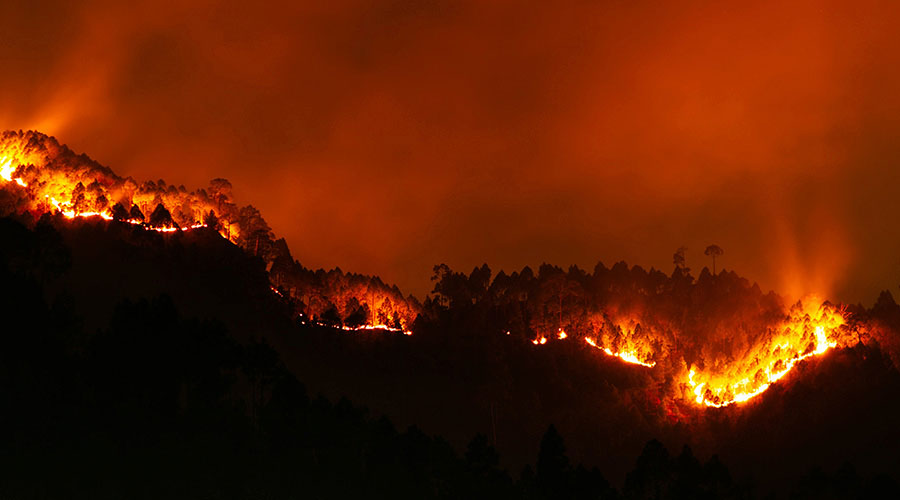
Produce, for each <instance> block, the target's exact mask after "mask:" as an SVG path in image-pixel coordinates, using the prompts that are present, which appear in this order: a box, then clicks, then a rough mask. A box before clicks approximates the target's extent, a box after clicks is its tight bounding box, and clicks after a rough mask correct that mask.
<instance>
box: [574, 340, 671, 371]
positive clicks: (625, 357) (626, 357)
mask: <svg viewBox="0 0 900 500" xmlns="http://www.w3.org/2000/svg"><path fill="white" fill-rule="evenodd" d="M584 341H585V342H586V343H587V344H588V345H590V346H591V347H594V348H596V349H600V350H601V351H603V352H604V353H605V354H606V355H608V356H613V357H616V358H619V359H621V360H622V361H624V362H626V363H631V364H635V365H641V366H646V367H647V368H653V367H654V366H656V363H655V362H653V361H651V362H649V363H648V362H646V361H641V360H640V359H638V357H637V356H636V355H635V354H634V353H633V352H613V351H612V349H610V348H608V347H600V346H599V345H597V341H596V340H594V339H593V338H592V337H585V338H584Z"/></svg>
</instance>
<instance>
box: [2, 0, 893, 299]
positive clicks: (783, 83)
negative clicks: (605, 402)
mask: <svg viewBox="0 0 900 500" xmlns="http://www.w3.org/2000/svg"><path fill="white" fill-rule="evenodd" d="M71 3H72V2H49V3H45V2H12V3H9V2H4V3H3V5H2V6H0V23H2V29H0V41H2V43H0V123H2V124H3V127H4V128H16V129H18V128H37V129H39V130H41V131H43V132H46V133H49V134H52V135H55V136H56V137H57V138H59V140H60V141H61V142H64V143H67V144H69V145H70V146H71V147H72V148H74V149H75V150H76V151H79V152H85V153H87V154H89V155H90V156H92V157H93V158H95V159H96V160H98V161H100V162H101V163H103V164H106V165H109V166H111V167H112V168H113V169H115V170H116V171H117V172H118V173H120V174H122V175H131V176H133V177H135V178H137V179H158V178H163V179H165V180H166V181H168V182H170V183H175V184H184V185H186V186H187V187H189V188H194V187H201V186H205V185H206V184H207V182H208V181H209V179H211V178H213V177H226V178H228V179H229V180H231V182H232V183H233V184H234V187H235V193H236V195H237V198H238V201H239V202H241V203H251V204H253V205H254V206H256V207H257V208H259V209H260V210H261V211H262V213H263V214H264V216H265V217H266V219H267V220H268V221H269V222H270V224H271V225H272V227H273V229H274V230H275V231H276V233H277V234H279V235H282V236H284V237H286V238H287V240H288V243H289V244H290V246H291V249H292V250H293V253H294V256H295V257H296V258H297V259H298V260H300V261H301V262H302V263H303V264H304V265H306V266H308V267H314V268H315V267H333V266H340V267H341V268H342V269H345V270H353V271H357V272H363V273H372V274H378V275H380V276H382V278H383V279H385V281H388V282H395V283H397V284H399V285H400V286H401V287H402V288H404V290H409V291H412V292H414V293H417V294H420V295H421V294H422V293H424V292H426V291H428V290H429V288H430V285H431V284H430V282H429V281H428V278H429V276H430V274H431V266H432V265H434V264H436V263H439V262H446V263H447V264H449V265H450V266H451V267H453V268H457V269H464V270H470V269H471V268H472V267H473V266H475V265H478V264H481V263H482V262H488V263H489V264H490V265H491V267H492V268H493V269H494V270H495V271H496V270H498V269H500V268H504V269H507V270H511V269H518V268H521V267H522V266H523V265H526V264H530V265H532V266H537V265H539V264H540V263H541V262H544V261H547V262H552V263H556V264H559V265H563V266H567V265H568V264H571V263H575V264H579V265H581V266H583V267H586V268H588V269H591V268H593V265H594V264H595V263H596V262H597V260H603V261H604V262H606V263H607V264H612V263H613V262H615V261H617V260H622V259H624V260H627V261H628V262H629V263H636V264H641V265H643V266H644V267H647V268H649V267H650V266H656V267H658V268H662V269H663V270H665V271H667V272H668V271H670V270H671V268H672V261H671V256H672V253H673V252H674V251H675V249H676V248H677V247H679V246H682V245H685V246H687V247H688V253H687V258H688V265H690V266H691V267H693V268H695V269H699V268H701V267H702V266H703V265H708V264H709V262H708V259H707V258H706V257H704V256H703V248H704V247H705V246H706V245H708V244H710V243H717V244H718V245H719V246H721V247H722V248H724V249H725V255H724V256H723V257H722V258H721V260H720V266H725V267H726V268H729V269H735V270H736V271H738V272H739V273H740V274H742V275H745V276H747V277H748V278H750V279H751V280H758V281H759V282H760V284H761V285H762V286H764V287H766V288H776V289H778V290H781V291H784V292H786V293H789V294H801V293H804V292H810V291H818V292H820V293H823V294H826V295H829V296H832V297H836V298H839V299H842V300H848V301H853V302H856V301H863V302H866V303H870V302H872V301H873V300H874V298H875V296H876V293H877V291H878V290H880V289H885V288H888V289H892V290H893V291H897V288H896V287H897V285H898V284H900V232H898V231H896V230H894V227H893V220H892V219H893V215H894V214H897V213H898V209H900V197H898V194H900V185H898V182H897V181H898V177H900V173H898V172H900V168H898V167H900V141H898V140H897V137H898V136H900V91H898V89H900V37H897V36H896V26H897V25H898V23H900V4H898V3H896V2H859V1H855V2H831V3H829V2H821V1H819V2H808V3H804V2H772V3H769V4H763V3H756V2H752V3H753V4H755V5H752V6H751V5H744V4H751V2H734V4H735V5H732V6H725V5H722V4H724V3H725V2H671V3H668V4H663V3H661V2H625V1H578V2H475V1H471V2H466V1H463V2H444V1H432V2H412V1H397V2H362V1H360V2H285V5H278V4H268V5H266V4H260V3H257V2H242V3H236V4H233V5H225V4H223V3H222V2H212V1H197V2H177V4H175V3H173V5H172V6H171V7H164V6H160V3H159V2H143V4H142V5H141V2H135V3H132V2H129V3H128V5H124V4H122V3H121V2H82V3H81V5H79V6H73V5H70V4H71ZM295 3H306V4H309V5H299V6H298V5H294V4H295ZM786 3H789V4H790V5H789V6H786V5H783V4H786ZM15 4H19V5H15ZM326 4H327V6H326ZM666 5H667V6H666Z"/></svg>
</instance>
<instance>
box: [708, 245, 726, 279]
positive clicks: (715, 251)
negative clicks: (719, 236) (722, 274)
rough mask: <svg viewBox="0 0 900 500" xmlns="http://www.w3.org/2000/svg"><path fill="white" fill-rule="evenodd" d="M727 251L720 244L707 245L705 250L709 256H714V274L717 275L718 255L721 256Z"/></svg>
mask: <svg viewBox="0 0 900 500" xmlns="http://www.w3.org/2000/svg"><path fill="white" fill-rule="evenodd" d="M724 253H725V250H722V247H720V246H719V245H710V246H708V247H706V251H705V252H703V254H704V255H706V256H707V257H712V260H713V276H715V275H716V257H720V256H721V255H722V254H724Z"/></svg>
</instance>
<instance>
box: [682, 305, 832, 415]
mask: <svg viewBox="0 0 900 500" xmlns="http://www.w3.org/2000/svg"><path fill="white" fill-rule="evenodd" d="M817 304H821V302H820V301H817V300H816V299H812V300H809V301H807V302H806V304H804V305H798V306H795V307H794V308H792V310H791V313H790V315H788V317H787V318H786V319H785V320H784V321H783V322H782V323H781V324H780V325H778V327H776V328H775V329H774V331H773V332H772V333H773V335H772V336H771V337H770V338H769V339H768V340H767V341H765V342H762V343H760V344H759V345H756V346H754V347H752V348H751V349H750V350H749V351H748V352H746V353H745V355H744V356H743V357H742V359H739V360H736V361H735V362H732V363H729V364H727V365H722V366H713V367H710V368H708V369H706V370H700V369H698V368H696V367H691V369H690V371H689V372H688V375H687V381H686V384H687V386H688V387H690V389H691V391H692V393H693V394H694V397H693V399H694V401H695V402H696V403H698V404H702V405H706V406H711V407H716V408H721V407H723V406H728V405H731V404H735V403H743V402H745V401H749V400H750V399H752V398H754V397H756V396H758V395H760V394H762V393H763V392H765V391H766V390H767V389H768V388H769V387H771V385H772V384H773V383H775V382H776V381H778V380H780V379H781V378H783V377H784V376H785V375H787V374H788V372H790V371H791V369H793V368H794V366H796V365H797V363H798V362H800V361H802V360H804V359H806V358H809V357H812V356H818V355H821V354H824V353H825V352H827V351H828V350H829V349H831V348H834V347H837V345H838V342H837V340H836V339H838V338H839V337H840V332H839V330H840V329H841V327H842V326H844V325H845V324H846V319H845V318H844V314H843V311H841V310H839V309H837V308H835V307H833V306H831V305H828V304H822V305H820V306H819V305H817Z"/></svg>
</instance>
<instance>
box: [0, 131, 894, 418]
mask: <svg viewBox="0 0 900 500" xmlns="http://www.w3.org/2000/svg"><path fill="white" fill-rule="evenodd" d="M0 176H2V181H0V182H2V188H3V189H2V196H3V198H2V212H3V213H5V214H24V215H27V216H29V217H31V218H32V220H37V219H39V218H41V217H45V216H48V215H50V216H53V215H56V216H59V217H63V218H64V219H75V218H85V219H89V218H98V219H103V220H105V221H111V222H113V223H120V224H129V225H133V226H136V227H140V228H141V229H144V230H147V231H155V232H161V233H172V232H179V231H182V232H183V231H192V230H201V229H202V230H213V231H216V232H217V233H218V234H219V235H221V237H223V238H225V239H227V240H228V241H230V242H232V243H234V244H235V245H238V246H239V247H241V248H243V249H244V251H245V252H247V253H249V254H251V255H253V256H256V257H259V258H261V259H262V260H263V261H264V262H265V265H266V269H267V271H268V275H269V279H270V281H271V288H272V291H273V293H275V294H276V295H277V296H278V297H280V298H281V299H282V300H285V301H288V302H289V303H290V304H291V307H292V308H293V310H294V314H295V315H296V317H297V320H298V321H299V322H300V323H301V324H310V325H317V326H322V327H329V328H335V329H338V330H340V331H348V332H385V333H393V332H402V333H404V334H406V335H410V334H412V333H413V332H412V328H413V323H414V320H416V318H417V317H419V318H420V319H422V320H423V321H427V320H428V318H431V320H434V319H435V318H438V317H439V316H440V314H442V313H457V314H475V311H479V310H480V311H489V313H490V314H491V315H492V317H494V318H496V319H495V321H496V322H498V323H500V329H501V330H502V331H504V332H506V334H507V336H511V337H512V338H519V339H523V340H525V341H529V342H530V343H531V344H533V345H535V346H537V347H541V346H545V345H547V344H548V343H555V342H581V343H583V345H584V346H585V348H588V349H592V350H596V351H598V352H599V353H601V354H603V355H605V356H609V357H610V358H614V359H617V360H618V361H621V362H623V363H628V364H634V365H637V366H639V367H641V368H643V369H647V370H651V371H652V372H653V373H654V374H655V375H654V377H655V378H657V379H659V380H665V381H666V382H665V384H664V385H665V386H666V389H665V392H666V394H667V397H666V399H665V401H666V402H665V404H666V405H667V406H668V407H669V408H667V411H669V412H671V413H672V414H676V415H677V414H681V413H683V412H685V411H688V410H686V409H685V405H686V403H690V404H693V405H698V406H701V407H704V406H705V407H717V408H718V407H725V406H729V405H733V404H740V403H745V402H748V401H750V400H752V399H754V398H755V397H757V396H759V395H761V394H763V393H764V392H765V391H766V390H767V389H768V388H769V387H770V386H771V385H772V384H774V383H776V382H777V381H779V380H781V379H782V378H784V377H785V376H787V375H788V374H789V373H790V371H791V370H792V368H793V367H794V366H795V365H797V364H798V363H801V362H803V360H805V359H807V358H810V357H815V356H820V355H825V354H826V353H827V352H828V351H829V350H832V349H835V348H842V347H848V346H851V345H855V344H856V343H858V342H862V341H863V338H864V337H865V338H872V333H873V331H874V332H880V331H881V330H879V329H871V328H868V327H866V326H865V324H864V323H863V322H861V321H859V320H857V319H856V318H855V317H854V315H853V314H852V313H851V312H850V310H849V309H848V308H847V307H845V306H840V305H835V304H832V303H830V302H828V301H825V300H823V299H821V298H816V297H807V298H805V299H803V300H801V301H799V302H797V303H796V304H785V303H784V301H783V299H781V298H780V297H779V296H777V295H775V294H774V293H768V294H763V293H762V291H761V290H760V289H759V287H758V286H757V285H755V284H753V285H751V284H750V283H749V282H748V281H747V280H745V279H742V278H740V277H738V276H737V275H736V274H734V273H733V272H729V271H723V272H720V273H718V274H716V275H713V274H711V273H710V272H709V270H708V269H704V270H703V272H702V273H701V275H700V276H699V278H697V279H695V278H694V277H692V276H691V275H690V271H689V270H688V269H685V268H684V267H683V266H678V265H676V268H675V271H674V272H673V273H672V274H671V275H666V274H664V273H662V272H660V271H658V270H655V269H650V270H649V271H645V270H644V269H643V268H641V267H639V266H635V267H631V268H629V267H628V266H627V265H626V264H624V263H618V264H616V265H615V266H613V267H612V268H611V269H607V268H606V267H604V266H603V265H602V264H598V265H597V267H596V268H595V269H594V271H593V273H592V274H588V273H585V272H584V271H582V270H580V269H578V268H577V267H572V268H570V269H569V270H568V272H566V271H563V270H562V269H560V268H556V267H553V266H549V265H546V264H545V265H543V266H541V268H540V270H539V273H538V274H537V275H535V274H534V273H533V272H532V271H531V270H530V269H529V268H525V269H523V270H522V271H521V272H514V273H512V275H506V274H505V273H503V272H501V273H500V274H498V275H497V276H495V277H493V279H492V275H491V274H492V273H491V270H490V269H489V268H488V267H487V266H486V265H485V266H483V267H481V268H476V269H475V270H473V272H472V273H471V274H470V275H468V276H467V275H465V274H462V273H457V272H454V271H452V270H451V269H450V268H449V267H447V266H445V265H440V266H436V267H435V269H434V271H435V274H434V276H433V277H432V280H433V281H434V282H435V286H434V290H433V297H429V298H427V299H426V301H425V303H424V305H422V304H420V302H419V301H418V300H417V299H415V298H414V297H412V296H408V297H404V296H403V295H402V293H401V292H400V290H399V289H398V288H397V287H396V286H388V285H386V284H384V283H383V282H382V281H381V280H380V279H379V278H372V277H367V276H362V275H355V274H352V273H344V272H342V271H341V270H339V269H335V270H332V271H327V272H326V271H322V270H319V271H311V270H308V269H306V268H304V267H303V266H302V265H301V264H299V263H298V262H296V261H295V260H294V259H293V258H292V257H291V254H290V251H289V249H288V247H287V244H286V243H285V241H284V240H283V239H275V237H274V234H273V233H272V231H271V229H270V228H269V226H268V224H267V223H266V221H265V220H264V219H263V217H262V215H261V214H260V213H259V211H258V210H256V209H255V208H253V207H252V206H250V205H248V206H244V207H239V206H238V205H237V204H236V203H235V202H234V200H233V198H232V192H231V185H230V183H229V182H228V181H226V180H224V179H214V180H213V181H211V182H210V185H209V187H208V189H198V190H194V191H188V190H187V189H186V188H185V187H184V186H177V187H176V186H174V185H168V184H167V183H166V182H164V181H163V180H159V181H155V182H154V181H149V182H144V183H138V182H137V181H135V180H134V179H131V178H122V177H119V176H117V175H116V174H115V173H113V171H112V170H110V169H109V168H107V167H104V166H102V165H100V164H98V163H96V162H94V161H93V160H91V159H90V158H88V157H87V156H85V155H77V154H75V153H73V152H72V151H71V150H69V149H68V148H67V147H65V146H62V145H60V144H59V143H58V142H57V141H56V140H55V139H54V138H52V137H48V136H45V135H42V134H40V133H37V132H31V131H29V132H21V131H19V132H5V133H3V135H2V139H0ZM145 214H147V215H145ZM676 264H677V263H676ZM511 334H512V335H511Z"/></svg>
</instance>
